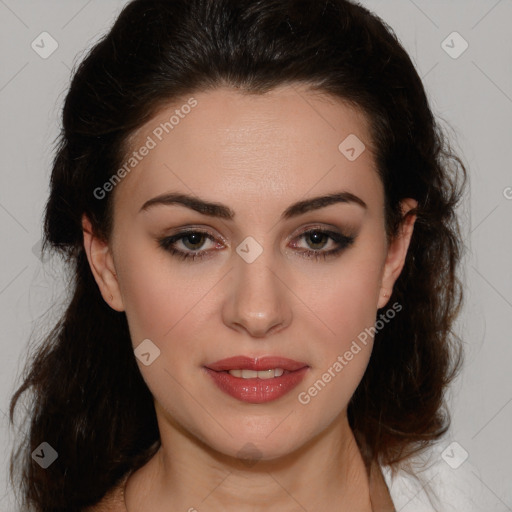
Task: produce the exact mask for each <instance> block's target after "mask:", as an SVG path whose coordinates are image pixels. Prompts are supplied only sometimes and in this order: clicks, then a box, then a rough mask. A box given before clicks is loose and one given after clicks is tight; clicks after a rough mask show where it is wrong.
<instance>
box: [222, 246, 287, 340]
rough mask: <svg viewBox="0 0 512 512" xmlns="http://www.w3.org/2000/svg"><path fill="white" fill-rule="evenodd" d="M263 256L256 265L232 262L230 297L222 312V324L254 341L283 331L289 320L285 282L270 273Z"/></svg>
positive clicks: (276, 274) (265, 257)
mask: <svg viewBox="0 0 512 512" xmlns="http://www.w3.org/2000/svg"><path fill="white" fill-rule="evenodd" d="M269 259H270V258H267V256H266V252H265V251H263V253H262V254H261V255H260V256H259V258H258V259H257V260H256V261H253V262H252V263H247V262H246V261H244V260H243V259H242V258H238V259H237V261H235V266H234V269H233V271H232V272H230V274H231V276H230V282H229V283H230V286H231V288H230V293H229V296H228V297H227V299H226V302H225V304H224V308H223V321H224V323H225V324H226V325H227V326H229V327H230V328H232V329H235V330H238V331H241V332H242V331H246V332H247V333H248V334H249V335H250V336H252V337H255V338H264V337H266V336H268V335H269V334H270V333H271V332H272V333H274V332H276V331H280V330H283V329H285V328H286V327H287V326H288V325H289V324H290V323H291V319H292V309H291V305H290V303H289V299H290V291H289V290H288V289H287V288H286V285H285V282H286V279H283V277H284V276H280V275H279V273H278V272H276V271H274V270H272V268H271V266H270V264H271V262H270V261H269Z"/></svg>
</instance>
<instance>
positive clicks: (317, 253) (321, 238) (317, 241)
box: [294, 228, 355, 260]
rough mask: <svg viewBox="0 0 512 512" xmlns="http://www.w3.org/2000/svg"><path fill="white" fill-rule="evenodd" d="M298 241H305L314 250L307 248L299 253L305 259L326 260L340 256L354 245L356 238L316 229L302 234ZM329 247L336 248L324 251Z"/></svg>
mask: <svg viewBox="0 0 512 512" xmlns="http://www.w3.org/2000/svg"><path fill="white" fill-rule="evenodd" d="M297 239H299V240H300V239H304V241H305V242H306V244H307V246H308V247H312V248H313V250H311V249H308V248H306V249H305V250H304V251H299V252H301V253H302V255H303V256H304V257H305V258H315V259H319V258H322V259H324V260H325V259H326V258H330V257H333V256H336V255H338V254H339V253H341V252H342V251H343V250H344V249H346V248H347V247H349V246H350V245H352V244H353V243H354V240H355V237H354V236H350V235H343V234H341V233H337V232H335V231H330V230H325V229H320V228H314V229H309V230H308V231H305V232H303V233H301V234H300V235H299V236H298V237H297ZM328 245H330V246H331V247H333V246H334V247H333V248H332V249H330V250H327V251H325V250H322V249H324V248H325V247H326V246H328ZM294 247H297V245H294Z"/></svg>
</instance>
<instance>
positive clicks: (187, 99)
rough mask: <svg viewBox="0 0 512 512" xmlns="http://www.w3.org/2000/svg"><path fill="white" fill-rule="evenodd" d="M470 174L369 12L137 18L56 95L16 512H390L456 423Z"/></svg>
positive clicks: (256, 11)
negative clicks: (59, 270)
mask: <svg viewBox="0 0 512 512" xmlns="http://www.w3.org/2000/svg"><path fill="white" fill-rule="evenodd" d="M459 178H461V179H462V184H460V183H459V181H458V179H459ZM465 178H466V171H465V169H464V166H463V164H462V162H461V161H460V159H459V158H458V157H457V156H456V155H454V154H452V153H451V152H450V151H449V148H448V144H447V142H446V140H445V138H444V136H443V135H442V133H441V130H440V129H439V127H438V125H437V123H436V121H435V119H434V117H433V115H432V112H431V110H430V108H429V105H428V101H427V98H426V95H425V91H424V88H423V86H422V83H421V80H420V78H419V77H418V74H417V73H416V71H415V69H414V66H413V64H412V62H411V60H410V58H409V57H408V55H407V53H406V52H405V50H404V49H403V47H402V46H401V45H400V43H399V42H398V40H397V39H396V37H395V36H394V34H393V32H392V30H391V29H390V28H389V27H387V26H386V25H385V24H384V23H383V22H382V21H381V20H380V19H379V18H377V17H376V16H375V15H373V14H371V13H370V12H369V11H368V10H366V9H364V8H363V7H361V6H359V5H356V4H353V3H351V2H348V1H346V0H327V1H325V2H324V1H322V2H319V1H315V0H308V1H301V2H299V1H294V0H285V1H283V0H279V1H277V0H260V1H255V0H242V1H240V0H237V1H235V0H135V1H132V2H130V3H129V4H128V5H127V6H126V7H125V8H124V10H123V11H122V13H121V14H120V16H119V18H118V19H117V21H116V23H115V25H114V26H113V28H112V29H111V31H110V32H109V33H108V34H107V35H106V36H105V37H104V38H103V39H102V40H101V41H100V42H99V43H98V44H97V45H96V46H95V47H94V48H93V49H92V50H91V51H90V52H89V54H88V55H87V57H86V58H85V59H84V61H83V62H82V63H81V65H80V66H79V68H78V69H77V71H76V73H75V75H74V77H73V81H72V84H71V87H70V90H69V92H68V94H67V97H66V101H65V106H64V111H63V131H62V136H61V140H60V145H59V147H58V149H57V152H56V157H55V161H54V166H53V172H52V178H51V194H50V198H49V200H48V203H47V209H46V217H45V235H46V237H45V242H46V244H45V246H46V247H47V246H48V245H51V246H52V247H53V248H54V249H56V250H58V251H59V252H60V253H61V254H63V255H64V256H65V257H66V258H67V260H68V261H69V263H70V264H71V266H72V269H73V274H72V286H73V288H72V290H73V296H72V299H71V301H70V304H69V306H68V308H67V310H66V312H65V314H64V315H63V317H62V319H61V320H60V322H59V323H58V324H57V326H56V327H55V329H54V330H53V331H52V332H51V333H50V334H49V335H48V337H47V339H46V340H45V343H44V344H43V345H42V346H41V349H40V351H39V353H38V354H36V355H35V357H34V358H33V360H32V361H30V363H29V365H28V366H27V374H26V376H25V379H24V382H23V383H22V385H21V386H20V387H19V389H18V390H17V392H16V394H15V395H14V396H13V398H12V400H11V409H10V413H11V420H12V418H13V414H14V408H15V406H16V403H17V401H18V399H19V397H20V395H21V394H22V393H23V392H25V391H28V390H32V391H33V393H34V397H33V402H32V410H31V411H30V415H31V416H30V431H29V436H28V438H27V440H26V441H25V442H23V443H21V444H20V447H19V450H18V452H17V453H16V454H15V455H13V458H12V461H11V473H12V477H11V478H12V479H13V481H16V482H17V483H18V484H19V486H20V490H21V497H22V500H23V506H24V507H25V508H24V510H29V509H30V510H34V511H50V510H51V511H57V510H58V511H63V510H66V511H80V510H90V511H97V510H116V511H118V510H119V511H130V512H137V511H142V510H145V511H146V510H150V511H155V512H159V511H164V510H165V511H170V510H173V511H174V510H189V511H192V510H208V511H217V510H251V511H253V510H271V511H272V510H280V511H281V510H285V511H287V510H290V511H291V510H299V509H300V510H308V511H311V512H312V511H323V510H327V508H328V507H329V508H332V507H334V509H335V510H346V511H352V512H354V511H361V512H363V511H364V512H368V511H371V510H381V511H384V510H394V504H393V498H394V497H393V496H391V494H390V490H389V487H388V485H387V483H386V479H385V475H386V474H387V473H386V471H391V472H393V473H396V472H397V471H399V470H400V471H403V470H406V469H407V468H409V467H410V462H411V461H412V460H413V456H415V455H418V454H420V453H422V452H423V451H424V450H425V449H426V448H427V447H429V446H430V445H431V444H432V443H433V442H434V441H435V440H437V439H439V438H440V437H441V436H442V435H443V434H444V433H445V432H446V430H447V429H448V425H449V418H448V415H447V413H446V411H445V407H444V392H445V390H446V386H447V385H448V384H449V382H450V381H451V380H452V379H453V377H454V376H455V375H456V373H457V371H458V369H459V366H460V361H461V351H460V344H459V340H458V338H457V337H456V336H455V335H454V333H453V332H452V330H451V327H452V323H453V321H454V319H455V318H456V316H457V313H458V311H459V309H460V304H461V299H462V294H461V286H460V282H459V280H458V279H457V276H456V269H457V264H458V263H459V260H460V256H461V245H462V241H461V239H460V232H459V226H458V220H457V218H456V216H455V208H456V205H457V204H458V202H459V200H460V197H461V194H462V189H463V184H464V180H465ZM43 443H46V444H43ZM27 454H28V455H30V457H27ZM49 454H50V455H49ZM383 471H384V473H383Z"/></svg>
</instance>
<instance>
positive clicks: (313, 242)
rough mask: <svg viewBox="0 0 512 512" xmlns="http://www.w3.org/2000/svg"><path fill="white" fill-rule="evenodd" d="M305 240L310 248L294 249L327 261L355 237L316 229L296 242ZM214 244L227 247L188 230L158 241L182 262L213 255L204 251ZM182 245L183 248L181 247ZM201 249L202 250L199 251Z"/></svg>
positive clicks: (207, 234) (309, 231) (209, 249)
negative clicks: (210, 243) (327, 247)
mask: <svg viewBox="0 0 512 512" xmlns="http://www.w3.org/2000/svg"><path fill="white" fill-rule="evenodd" d="M301 239H304V241H305V242H306V244H307V246H308V247H312V249H308V248H307V247H306V248H304V247H301V246H299V245H297V244H291V245H292V247H294V248H297V249H300V250H299V251H298V252H299V253H300V254H301V255H302V256H303V257H305V258H315V259H320V258H322V259H326V258H329V257H334V256H336V255H337V254H339V253H341V252H342V251H343V250H344V249H346V248H347V247H349V246H350V245H351V244H353V242H354V240H355V237H353V236H349V235H343V234H341V233H337V232H335V231H330V230H325V229H320V228H314V229H309V230H308V231H304V232H303V233H301V234H300V235H299V236H297V237H296V238H295V240H301ZM207 241H210V242H213V246H214V247H217V248H219V249H221V248H223V247H225V246H224V245H223V244H221V243H220V244H219V243H217V241H216V239H215V237H213V236H212V235H211V234H210V233H207V232H205V231H199V230H197V229H195V230H188V231H182V232H181V233H177V234H176V235H172V236H170V237H166V238H163V239H161V240H159V241H158V245H159V246H160V247H162V248H163V249H164V250H166V251H168V252H169V253H170V254H171V255H172V256H174V257H177V258H179V259H181V260H191V261H194V260H196V259H203V258H205V257H207V256H208V253H211V252H212V251H211V247H210V248H206V249H204V244H205V242H207ZM180 245H181V247H179V246H180ZM329 245H330V246H331V247H333V248H331V249H330V250H327V251H326V250H323V249H325V247H326V246H329ZM199 249H201V250H199Z"/></svg>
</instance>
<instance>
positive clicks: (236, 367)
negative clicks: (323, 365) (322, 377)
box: [204, 356, 309, 404]
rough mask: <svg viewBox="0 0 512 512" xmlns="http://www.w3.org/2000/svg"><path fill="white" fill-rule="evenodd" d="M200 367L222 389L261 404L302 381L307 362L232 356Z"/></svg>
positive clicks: (277, 358)
mask: <svg viewBox="0 0 512 512" xmlns="http://www.w3.org/2000/svg"><path fill="white" fill-rule="evenodd" d="M204 368H205V370H206V372H207V373H208V375H210V377H211V378H212V379H213V381H214V382H215V384H216V385H217V386H218V387H219V389H220V390H222V391H223V392H224V393H226V394H228V395H230V396H232V397H233V398H236V399H237V400H240V401H243V402H248V403H253V404H261V403H265V402H270V401H272V400H277V399H278V398H280V397H282V396H284V395H286V394H287V393H289V392H290V391H291V390H292V389H293V388H295V387H296V386H297V385H298V384H299V383H300V382H301V381H302V379H303V378H304V376H305V375H306V372H307V370H308V369H309V366H308V365H307V364H306V363H302V362H299V361H294V360H292V359H288V358H285V357H279V356H267V357H261V358H258V357H257V358H250V357H246V356H235V357H230V358H227V359H222V360H220V361H216V362H214V363H209V364H207V365H205V367H204Z"/></svg>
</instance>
